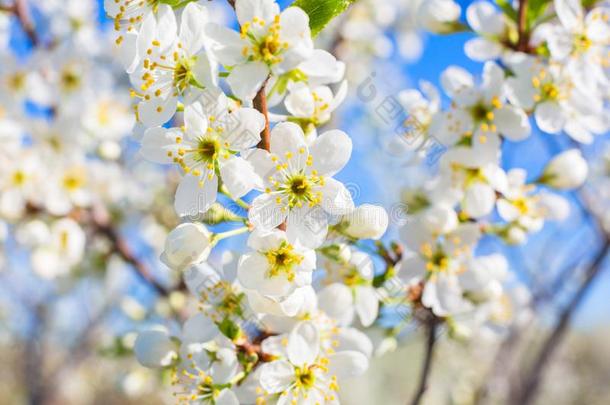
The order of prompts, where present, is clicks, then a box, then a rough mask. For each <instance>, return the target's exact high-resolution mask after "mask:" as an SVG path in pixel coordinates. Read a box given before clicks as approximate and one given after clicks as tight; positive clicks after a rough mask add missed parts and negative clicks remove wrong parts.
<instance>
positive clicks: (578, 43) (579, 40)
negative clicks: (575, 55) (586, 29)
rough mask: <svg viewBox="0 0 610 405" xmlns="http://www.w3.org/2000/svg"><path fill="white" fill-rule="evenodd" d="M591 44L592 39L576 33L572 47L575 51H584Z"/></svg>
mask: <svg viewBox="0 0 610 405" xmlns="http://www.w3.org/2000/svg"><path fill="white" fill-rule="evenodd" d="M591 45H593V41H591V39H590V38H589V37H588V36H587V35H586V34H580V35H576V37H575V38H574V49H575V50H576V52H586V51H587V50H588V49H589V48H591Z"/></svg>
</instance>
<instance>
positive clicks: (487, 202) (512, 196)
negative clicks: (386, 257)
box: [398, 0, 610, 332]
mask: <svg viewBox="0 0 610 405" xmlns="http://www.w3.org/2000/svg"><path fill="white" fill-rule="evenodd" d="M552 6H553V7H552V8H551V7H549V8H548V9H546V10H541V11H540V15H539V16H538V18H539V19H540V20H542V21H541V22H540V23H538V20H536V19H533V21H534V22H535V24H534V26H535V28H534V29H533V30H532V32H531V33H530V34H528V35H527V36H525V34H524V33H523V32H518V24H517V22H516V21H515V20H514V19H513V18H511V17H510V15H508V14H507V13H505V12H504V11H502V10H499V9H497V8H496V7H494V6H493V5H492V4H490V3H489V2H485V1H477V2H474V3H473V4H471V5H470V6H469V7H468V9H467V10H466V20H467V23H468V26H469V27H470V29H471V30H472V31H473V32H474V33H475V34H476V36H475V37H474V38H472V39H470V40H468V41H467V42H466V44H465V48H464V51H465V53H466V55H467V56H469V57H470V58H471V59H473V60H476V61H481V62H484V67H483V73H482V77H481V80H480V81H477V80H476V79H475V78H474V77H473V76H472V74H470V73H469V72H468V71H466V70H465V69H462V68H460V67H458V66H451V67H448V68H447V69H446V70H445V71H444V72H443V74H442V75H441V80H440V82H441V85H442V88H443V91H444V93H445V94H446V96H447V98H448V99H449V100H450V102H449V105H447V106H446V107H445V106H444V103H443V97H442V95H441V94H440V92H439V90H438V89H437V88H436V87H435V86H434V85H432V84H431V83H429V82H422V83H420V90H417V89H408V90H404V91H402V92H401V93H400V94H399V95H398V99H399V100H400V103H401V105H402V106H403V107H404V109H405V111H406V112H407V114H408V116H409V118H408V120H407V121H408V122H406V123H405V127H406V128H408V129H409V131H408V133H407V134H406V135H405V137H406V138H405V139H407V144H408V147H412V146H413V145H415V146H417V147H418V148H420V147H421V145H422V144H423V145H429V144H440V145H442V146H443V147H444V148H446V151H445V153H444V154H443V155H442V156H441V157H440V160H439V162H438V170H437V171H436V172H435V173H434V174H432V175H430V176H429V178H428V179H427V180H426V181H424V182H422V184H421V185H420V186H418V187H415V188H413V187H410V188H408V189H405V190H404V191H403V194H402V199H403V201H404V202H405V203H406V204H407V205H408V207H409V212H408V215H409V219H410V220H409V221H408V222H407V224H406V225H405V226H404V227H403V229H402V239H403V241H404V243H405V247H406V248H407V249H408V251H409V253H407V254H406V255H404V256H403V260H402V262H401V263H400V265H399V267H400V271H399V275H400V277H401V278H402V279H403V280H404V281H405V282H407V283H410V284H412V285H413V289H414V291H416V293H417V294H418V296H419V297H420V299H421V302H422V304H423V305H424V306H425V307H428V308H431V309H432V310H433V312H434V313H435V314H436V315H438V316H453V317H456V318H459V319H460V320H459V322H457V323H455V324H454V326H455V327H456V328H457V329H458V330H459V331H461V332H468V331H469V330H471V329H472V323H473V322H475V323H481V322H486V321H487V320H489V319H491V320H498V321H502V319H503V317H504V316H505V315H506V314H508V313H511V312H514V311H515V306H516V308H519V307H520V306H521V307H523V306H524V305H527V295H523V293H522V289H521V288H517V289H515V288H514V287H513V288H512V289H509V290H508V291H504V289H503V288H502V284H506V282H507V281H509V279H510V278H509V277H507V260H506V259H505V258H504V256H503V255H501V254H498V253H495V254H493V255H490V256H481V255H477V254H476V249H477V246H478V244H479V241H480V240H481V239H482V238H484V237H492V238H497V239H499V240H500V241H502V242H504V243H506V244H509V245H514V244H524V243H525V242H526V241H527V239H528V236H529V235H530V234H532V233H536V232H538V231H540V230H541V229H542V227H543V226H544V224H545V222H546V221H561V220H564V219H566V218H567V217H568V216H569V214H570V203H569V201H568V200H567V199H566V198H565V197H564V196H562V195H561V194H560V193H561V192H562V191H566V190H573V189H576V188H578V187H580V186H581V185H582V184H583V183H584V182H585V180H586V179H587V175H588V171H589V170H588V164H587V162H586V160H585V158H584V157H583V155H582V153H581V151H580V149H579V147H578V145H579V144H588V143H591V142H593V140H594V137H595V136H596V135H601V134H604V133H606V132H607V131H608V129H609V125H610V122H609V121H608V109H607V103H608V95H609V94H610V93H609V92H608V83H609V82H608V77H607V69H605V68H606V66H607V55H608V46H609V45H610V37H609V36H608V33H609V32H610V31H608V29H609V28H610V26H609V25H608V14H607V13H608V11H607V9H606V8H604V7H594V8H592V9H591V10H589V11H588V12H585V10H584V9H583V8H582V6H581V5H580V2H578V1H566V0H557V1H555V2H554V3H553V4H552ZM514 11H516V10H514ZM530 117H533V119H530ZM532 121H533V122H532ZM533 124H535V127H534V128H533ZM536 129H538V130H539V131H541V132H542V133H545V134H552V135H556V134H559V133H565V134H567V135H568V136H569V137H570V138H571V139H572V142H573V144H574V146H573V147H572V148H570V149H569V150H566V151H564V152H562V153H560V154H558V155H556V156H554V157H552V159H551V160H550V161H549V162H548V163H547V164H546V166H545V167H544V168H543V169H542V170H541V171H540V172H538V173H533V174H530V173H528V171H527V170H526V169H524V168H519V167H517V168H510V169H508V170H507V169H504V168H503V159H502V157H503V156H502V150H503V144H504V143H505V142H515V143H518V142H522V141H524V140H526V139H527V138H528V137H530V136H531V134H532V133H533V132H534V131H535V130H536ZM413 139H417V142H413ZM423 150H424V151H425V148H423ZM513 284H514V282H513ZM507 294H508V295H507ZM507 298H508V299H507ZM511 302H512V304H511ZM481 312H483V314H481ZM460 326H462V327H460ZM464 326H467V327H464Z"/></svg>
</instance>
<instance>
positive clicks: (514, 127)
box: [494, 105, 531, 141]
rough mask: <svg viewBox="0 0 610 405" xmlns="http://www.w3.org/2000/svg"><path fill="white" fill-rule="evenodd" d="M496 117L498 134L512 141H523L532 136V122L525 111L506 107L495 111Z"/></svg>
mask: <svg viewBox="0 0 610 405" xmlns="http://www.w3.org/2000/svg"><path fill="white" fill-rule="evenodd" d="M494 115H495V117H494V123H495V124H496V126H497V127H498V132H500V133H501V134H502V135H504V136H505V137H506V138H508V139H510V140H511V141H521V140H523V139H525V138H527V137H528V136H529V135H530V132H531V126H530V122H529V119H528V117H527V114H526V113H525V112H524V111H523V110H521V109H519V108H516V107H513V106H508V105H505V106H504V107H502V108H501V109H499V110H496V111H494Z"/></svg>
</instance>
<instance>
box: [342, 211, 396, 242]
mask: <svg viewBox="0 0 610 405" xmlns="http://www.w3.org/2000/svg"><path fill="white" fill-rule="evenodd" d="M342 222H344V223H346V224H347V225H346V228H345V230H344V232H345V234H347V235H348V236H350V237H352V238H355V239H379V238H381V236H383V234H384V233H385V231H386V229H387V228H388V214H387V212H386V211H385V209H383V208H382V207H380V206H378V205H371V204H363V205H361V206H359V207H357V208H356V209H354V210H353V211H352V212H350V213H349V214H346V215H344V216H343V220H342Z"/></svg>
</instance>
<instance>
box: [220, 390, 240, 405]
mask: <svg viewBox="0 0 610 405" xmlns="http://www.w3.org/2000/svg"><path fill="white" fill-rule="evenodd" d="M214 405H239V400H238V399H237V396H236V395H235V393H234V392H233V391H231V389H229V388H226V389H224V390H222V391H220V394H218V396H217V397H216V399H215V400H214Z"/></svg>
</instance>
